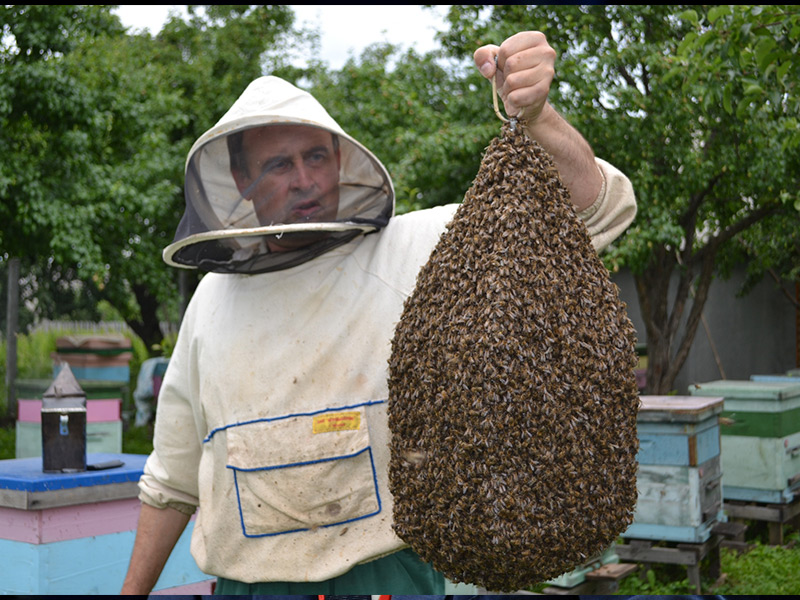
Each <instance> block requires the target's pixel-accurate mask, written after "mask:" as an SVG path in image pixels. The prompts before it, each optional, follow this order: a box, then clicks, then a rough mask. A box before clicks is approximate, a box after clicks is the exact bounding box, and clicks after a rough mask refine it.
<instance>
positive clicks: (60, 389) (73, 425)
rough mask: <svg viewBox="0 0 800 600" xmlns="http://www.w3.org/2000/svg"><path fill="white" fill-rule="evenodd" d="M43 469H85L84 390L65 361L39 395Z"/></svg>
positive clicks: (72, 470) (61, 471)
mask: <svg viewBox="0 0 800 600" xmlns="http://www.w3.org/2000/svg"><path fill="white" fill-rule="evenodd" d="M42 470H43V471H44V472H45V473H76V472H80V471H85V470H86V393H85V392H84V391H83V389H82V388H81V386H80V385H79V384H78V380H77V379H75V376H74V375H73V374H72V370H71V369H70V368H69V365H68V364H66V363H65V364H64V365H63V366H62V367H61V370H60V371H59V372H58V375H57V376H56V378H55V380H54V381H53V383H52V384H51V385H50V387H49V388H47V391H46V392H45V393H44V395H43V396H42Z"/></svg>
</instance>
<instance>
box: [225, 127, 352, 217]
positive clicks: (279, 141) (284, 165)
mask: <svg viewBox="0 0 800 600" xmlns="http://www.w3.org/2000/svg"><path fill="white" fill-rule="evenodd" d="M243 135H244V137H243V143H242V149H243V153H244V161H245V163H244V166H245V169H244V171H242V170H237V169H234V172H233V176H234V179H235V181H236V185H237V187H238V188H239V192H240V193H241V194H242V196H244V197H245V198H247V199H248V200H251V201H252V202H253V208H254V210H255V213H256V216H257V217H258V221H259V223H261V225H271V224H286V223H304V222H320V221H331V220H334V219H335V218H336V214H337V211H338V207H339V151H338V149H337V148H334V145H333V138H332V136H331V134H330V132H327V131H323V130H321V129H317V128H315V127H306V126H303V125H269V126H265V127H258V128H255V129H248V130H246V131H245V132H244V134H243Z"/></svg>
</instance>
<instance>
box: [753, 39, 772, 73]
mask: <svg viewBox="0 0 800 600" xmlns="http://www.w3.org/2000/svg"><path fill="white" fill-rule="evenodd" d="M776 45H777V43H776V42H775V40H774V39H773V38H771V37H765V38H761V40H759V42H758V44H757V45H756V47H755V54H756V62H757V63H758V68H759V69H761V70H762V71H763V70H765V69H766V68H767V65H769V64H770V63H771V62H772V61H774V60H775V58H776V55H775V54H774V53H773V52H772V50H773V49H774V48H775V46H776Z"/></svg>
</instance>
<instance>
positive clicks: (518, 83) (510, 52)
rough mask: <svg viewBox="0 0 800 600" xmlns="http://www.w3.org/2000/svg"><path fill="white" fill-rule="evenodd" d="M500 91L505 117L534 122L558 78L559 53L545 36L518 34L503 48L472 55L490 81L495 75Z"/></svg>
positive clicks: (504, 44)
mask: <svg viewBox="0 0 800 600" xmlns="http://www.w3.org/2000/svg"><path fill="white" fill-rule="evenodd" d="M495 56H496V57H497V91H498V93H499V95H500V97H501V98H502V99H503V105H504V106H505V111H506V115H508V116H509V117H517V118H518V119H520V120H522V119H524V120H526V121H528V122H529V123H531V124H532V123H533V122H534V121H536V120H537V119H538V118H539V115H541V113H542V109H543V108H544V106H545V104H546V102H547V95H548V93H549V92H550V84H551V83H552V81H553V76H554V75H555V62H556V51H555V50H553V48H552V47H550V44H548V43H547V39H546V38H545V36H544V34H543V33H540V32H538V31H524V32H522V33H517V34H515V35H513V36H511V37H510V38H508V39H507V40H506V41H504V42H503V43H502V44H501V45H500V46H495V45H488V46H483V47H481V48H478V49H477V50H476V51H475V54H474V55H473V58H474V60H475V66H477V67H478V70H480V72H481V74H483V76H484V77H486V78H487V79H491V78H492V77H494V75H495V62H494V61H495Z"/></svg>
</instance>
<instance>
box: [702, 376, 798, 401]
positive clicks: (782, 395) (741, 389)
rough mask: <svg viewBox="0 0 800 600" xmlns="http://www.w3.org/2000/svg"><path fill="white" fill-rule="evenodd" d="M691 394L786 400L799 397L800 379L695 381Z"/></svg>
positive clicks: (727, 397)
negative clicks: (787, 380)
mask: <svg viewBox="0 0 800 600" xmlns="http://www.w3.org/2000/svg"><path fill="white" fill-rule="evenodd" d="M689 392H690V393H691V394H692V396H722V397H724V398H726V399H729V398H739V399H747V400H788V399H790V398H797V397H800V381H798V382H797V383H793V382H790V381H789V382H777V381H746V380H743V381H739V380H731V379H725V380H719V381H710V382H708V383H696V384H694V385H693V386H691V387H690V388H689Z"/></svg>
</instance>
